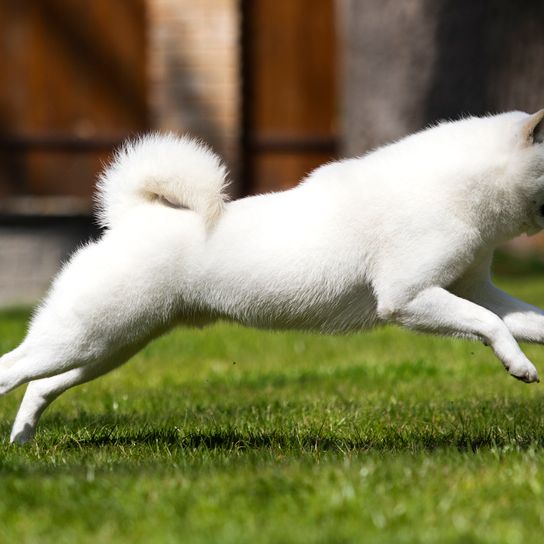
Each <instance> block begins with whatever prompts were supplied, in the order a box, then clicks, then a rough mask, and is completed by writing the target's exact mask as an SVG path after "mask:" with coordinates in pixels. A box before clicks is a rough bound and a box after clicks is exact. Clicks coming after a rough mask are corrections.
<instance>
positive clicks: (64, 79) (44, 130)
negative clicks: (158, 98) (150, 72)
mask: <svg viewBox="0 0 544 544" xmlns="http://www.w3.org/2000/svg"><path fill="white" fill-rule="evenodd" d="M145 42H146V40H145V0H119V1H117V0H116V1H111V0H92V1H91V0H28V1H24V2H23V1H21V0H0V74H1V77H2V85H1V86H0V207H1V208H2V209H3V211H6V207H7V208H8V210H7V211H9V208H10V207H11V208H13V207H16V206H17V202H18V201H20V200H24V199H21V198H13V197H22V196H27V195H32V196H33V197H37V198H33V199H32V202H33V203H34V204H33V205H34V208H36V209H35V211H37V212H40V207H43V206H40V202H48V203H49V204H48V205H47V206H50V203H51V201H54V202H55V201H57V202H67V201H69V202H76V203H77V206H79V207H80V208H82V209H83V210H85V209H89V208H90V203H91V200H90V196H91V193H92V189H93V185H94V181H95V177H96V173H97V170H98V169H99V168H100V162H101V160H104V159H106V158H107V157H108V154H109V151H110V150H111V147H112V146H113V145H114V144H117V143H118V142H119V141H120V140H121V139H122V138H124V137H126V136H127V135H129V134H131V133H133V132H136V131H139V130H141V129H144V128H145V127H146V126H147V107H146V73H145V49H146V47H145V46H146V43H145ZM40 197H42V198H40ZM43 197H46V198H43ZM66 197H72V198H71V200H70V198H68V199H67V198H66ZM55 199H56V200H55ZM63 199H64V200H63ZM47 206H46V207H47ZM54 207H55V206H54V205H53V208H54ZM61 207H62V206H61ZM34 208H32V206H31V209H34ZM42 211H43V210H42ZM46 211H47V210H46ZM49 211H51V210H49ZM53 211H54V210H53Z"/></svg>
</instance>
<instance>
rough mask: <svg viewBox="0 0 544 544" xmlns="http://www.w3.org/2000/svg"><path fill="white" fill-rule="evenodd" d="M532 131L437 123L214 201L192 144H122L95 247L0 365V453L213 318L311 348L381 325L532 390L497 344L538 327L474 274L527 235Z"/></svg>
mask: <svg viewBox="0 0 544 544" xmlns="http://www.w3.org/2000/svg"><path fill="white" fill-rule="evenodd" d="M543 119H544V110H541V111H540V112H538V113H536V114H534V115H528V114H525V113H521V112H512V113H505V114H502V115H496V116H490V117H484V118H470V119H464V120H461V121H456V122H451V123H443V124H440V125H438V126H435V127H432V128H429V129H427V130H424V131H422V132H419V133H417V134H414V135H412V136H408V137H407V138H405V139H403V140H401V141H399V142H397V143H394V144H391V145H388V146H385V147H383V148H381V149H378V150H377V151H375V152H373V153H370V154H368V155H366V156H365V157H362V158H358V159H352V160H343V161H339V162H335V163H332V164H327V165H325V166H323V167H321V168H318V169H317V170H315V171H314V172H313V173H312V174H311V175H310V176H309V177H308V178H307V179H306V180H305V181H304V182H303V183H301V184H300V185H299V186H298V187H296V188H294V189H291V190H288V191H285V192H281V193H273V194H267V195H260V196H253V197H248V198H244V199H241V200H237V201H234V202H230V203H228V204H227V203H226V202H225V201H226V199H225V195H224V194H223V191H224V188H225V177H226V170H225V168H224V166H222V164H221V162H220V160H219V159H218V158H217V157H216V156H215V155H214V154H213V153H212V152H211V151H210V150H208V149H207V148H206V147H204V146H203V145H201V144H199V143H196V142H195V141H193V140H190V139H187V138H178V137H176V136H173V135H167V136H160V135H157V134H155V135H150V136H145V137H143V138H141V139H140V140H138V141H136V142H133V143H129V144H127V145H126V146H125V147H124V149H122V150H121V151H120V152H119V153H118V154H117V156H116V158H115V160H114V162H113V164H112V165H111V166H110V167H109V169H107V170H106V172H105V173H104V174H103V176H102V178H101V180H100V183H99V192H98V203H99V207H100V212H99V213H100V220H101V222H102V224H103V226H104V227H105V232H104V235H103V236H102V238H101V239H100V240H99V241H97V242H94V243H91V244H89V245H87V246H86V247H84V248H82V249H80V250H79V251H77V252H76V253H75V254H74V256H73V257H72V258H71V260H70V262H69V263H68V264H67V265H66V266H65V267H64V269H63V270H62V271H61V273H60V274H59V275H58V277H57V278H56V280H55V281H54V283H53V286H52V287H51V290H50V292H49V294H48V296H47V298H46V299H45V301H44V302H43V303H42V305H41V306H40V308H39V310H38V311H37V313H36V315H35V316H34V318H33V319H32V322H31V324H30V327H29V331H28V334H27V336H26V338H25V339H24V341H23V342H22V344H21V345H20V346H19V347H17V348H16V349H15V350H13V351H12V352H10V353H8V354H6V355H4V356H3V357H2V358H1V359H0V394H4V393H7V392H8V391H11V390H12V389H14V388H15V387H17V386H19V385H21V384H23V383H26V382H31V383H30V385H29V386H28V388H27V391H26V394H25V396H24V400H23V402H22V404H21V407H20V409H19V412H18V414H17V418H16V421H15V424H14V427H13V431H12V434H11V440H12V441H13V442H18V443H24V442H26V441H27V440H29V439H30V438H31V437H32V436H33V435H34V432H35V429H36V425H37V423H38V419H39V417H40V415H41V414H42V412H43V410H44V409H45V408H46V407H47V406H48V405H49V404H50V403H51V402H52V401H53V400H54V399H55V398H56V397H58V396H59V395H60V394H61V393H62V392H64V391H66V390H67V389H68V388H70V387H73V386H75V385H78V384H81V383H83V382H86V381H88V380H91V379H93V378H96V377H98V376H100V375H102V374H104V373H106V372H108V371H109V370H111V369H113V368H115V367H117V366H119V365H121V364H122V363H124V362H125V361H126V360H127V359H129V358H130V357H131V356H132V355H133V354H134V353H136V352H137V351H138V350H139V349H140V348H142V346H144V345H145V344H147V343H148V342H149V341H150V340H151V339H153V338H155V337H157V336H158V335H160V334H162V333H163V332H165V331H166V330H168V329H170V328H171V327H173V326H175V325H186V326H195V325H196V326H203V325H207V324H209V323H212V322H214V321H216V320H218V319H227V320H232V321H236V322H239V323H243V324H245V325H249V326H252V327H260V328H276V329H287V328H289V329H292V328H296V329H305V330H310V329H311V330H318V331H323V332H325V333H345V332H348V331H358V330H361V329H367V328H370V327H373V326H375V325H378V324H383V323H397V324H400V325H404V326H405V327H408V328H410V329H414V330H418V331H427V332H434V333H440V334H448V335H455V336H463V337H467V338H472V339H477V340H481V341H483V342H484V343H486V344H488V345H490V346H491V348H492V349H493V351H494V352H495V354H496V356H497V357H498V358H499V359H500V361H501V362H502V364H503V365H504V366H505V368H506V369H507V370H508V371H509V372H510V374H512V375H513V376H514V377H516V378H519V379H520V380H523V381H525V382H535V381H538V375H537V371H536V369H535V367H534V366H533V365H532V363H531V362H530V361H529V360H528V359H527V357H526V356H525V355H524V354H523V352H522V351H521V349H520V348H519V346H518V344H517V342H516V340H515V339H519V340H524V341H533V342H542V343H544V313H543V312H542V311H541V310H539V309H537V308H535V307H533V306H530V305H528V304H526V303H524V302H521V301H518V300H516V299H514V298H511V297H510V296H508V295H507V294H505V293H503V292H502V291H500V290H499V289H497V288H496V287H494V286H493V285H492V283H491V281H490V263H491V259H492V254H493V250H494V248H495V247H496V246H497V245H498V244H500V243H501V242H504V241H505V240H508V239H510V238H512V237H514V236H517V235H518V234H521V233H523V232H536V231H538V230H540V229H541V228H543V227H544V144H543V140H544V121H543Z"/></svg>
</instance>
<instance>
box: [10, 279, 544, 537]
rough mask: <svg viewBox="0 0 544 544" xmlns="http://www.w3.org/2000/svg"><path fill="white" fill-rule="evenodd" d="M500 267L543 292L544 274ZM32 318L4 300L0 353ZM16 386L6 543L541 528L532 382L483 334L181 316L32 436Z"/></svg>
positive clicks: (537, 414) (542, 488) (535, 355)
mask: <svg viewBox="0 0 544 544" xmlns="http://www.w3.org/2000/svg"><path fill="white" fill-rule="evenodd" d="M500 283H501V284H502V285H503V286H506V287H507V288H508V289H509V290H510V291H511V292H512V293H515V294H517V295H520V296H523V297H525V298H527V299H530V300H531V301H532V302H534V303H537V304H541V305H544V274H533V275H530V276H519V277H517V278H510V279H508V280H504V281H502V282H500ZM104 317H105V319H107V316H104ZM27 318H28V312H27V311H11V312H4V313H3V314H1V318H0V346H1V348H2V351H6V350H8V349H10V348H12V347H13V346H15V345H16V344H17V342H18V341H19V340H20V339H21V338H22V336H23V334H24V330H25V325H26V321H27ZM526 351H527V353H528V354H529V356H530V357H531V358H532V359H533V361H534V362H535V363H536V365H537V367H539V370H540V371H541V374H542V375H543V376H544V364H543V362H544V347H542V348H541V347H538V346H526ZM22 393H23V391H22V390H20V391H17V392H15V393H12V394H10V395H8V396H7V397H5V398H3V399H1V400H0V432H1V435H2V437H3V441H2V442H1V444H0V481H1V498H0V541H1V542H40V543H46V542H56V543H63V542H66V543H68V542H69V543H73V542H78V543H80V542H101V543H102V542H107V543H110V542H130V543H139V542H146V543H147V542H172V543H174V542H183V543H193V542H195V543H199V542H210V543H221V544H222V543H233V544H241V543H249V542H251V543H260V542H273V543H289V542H304V543H308V542H323V543H329V542H372V543H380V542H392V543H404V542H406V543H412V542H437V543H445V542H456V543H466V542H489V543H499V542H504V543H517V542H519V543H523V544H528V543H531V542H535V543H536V542H542V539H543V538H544V537H543V535H544V389H543V385H542V384H540V385H525V384H523V383H521V382H518V381H516V380H514V379H513V378H511V377H510V376H508V375H507V373H506V372H505V371H504V370H503V368H502V366H501V364H500V363H499V362H498V361H497V360H496V359H495V358H494V356H493V354H492V353H491V351H490V349H489V348H485V347H484V346H481V345H479V344H475V343H470V342H467V341H460V340H448V339H440V338H433V337H426V336H419V335H416V334H412V333H408V332H405V331H401V330H399V329H395V328H385V329H381V330H378V331H375V332H372V333H366V334H358V335H353V336H346V337H322V336H318V335H311V334H301V333H267V332H258V331H254V330H248V329H243V328H240V327H237V326H233V325H226V324H222V325H218V326H214V327H211V328H209V329H205V330H201V331H193V330H176V331H174V332H172V333H171V334H169V335H167V336H165V337H163V338H161V339H159V340H157V341H155V342H154V343H152V344H151V345H150V346H148V347H147V348H146V349H145V350H144V351H143V352H142V353H140V354H139V355H138V356H137V357H135V358H134V359H133V360H132V361H131V362H130V363H129V364H128V365H126V366H125V367H123V368H122V369H120V370H118V371H116V372H114V373H112V374H110V375H109V376H107V377H106V378H102V379H99V380H98V381H95V382H92V383H90V384H88V385H85V386H82V387H80V388H77V389H74V390H72V391H70V392H69V393H67V394H65V395H64V396H63V397H61V398H60V399H59V400H58V401H57V402H56V403H54V404H53V405H52V406H51V408H50V409H49V410H48V411H47V412H46V414H45V415H44V417H43V419H42V424H41V427H40V430H39V432H38V435H37V439H36V441H35V443H33V444H31V445H28V446H25V447H23V448H21V447H16V446H10V445H8V443H7V438H8V435H9V429H10V424H11V422H12V419H13V417H14V415H15V411H16V408H17V404H18V401H19V400H20V398H21V395H22Z"/></svg>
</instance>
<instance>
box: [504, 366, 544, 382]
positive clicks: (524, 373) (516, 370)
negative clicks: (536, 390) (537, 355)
mask: <svg viewBox="0 0 544 544" xmlns="http://www.w3.org/2000/svg"><path fill="white" fill-rule="evenodd" d="M508 372H509V373H510V374H511V375H512V376H514V378H516V379H517V380H520V381H522V382H525V383H535V382H536V383H538V382H539V381H540V379H539V377H538V371H537V370H536V368H535V367H534V366H533V365H532V364H531V363H526V364H524V365H519V366H512V367H510V368H509V370H508Z"/></svg>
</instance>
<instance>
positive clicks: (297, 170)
mask: <svg viewBox="0 0 544 544" xmlns="http://www.w3.org/2000/svg"><path fill="white" fill-rule="evenodd" d="M334 4H335V2H334V0H296V1H279V0H246V1H244V2H242V17H243V30H242V38H243V42H242V43H243V62H242V64H243V84H244V92H243V95H244V96H243V99H244V112H243V113H244V115H243V117H244V127H243V148H244V149H243V152H244V157H245V159H244V175H243V191H244V192H248V193H260V192H267V191H272V190H277V189H284V188H288V187H291V186H293V185H296V184H297V183H298V181H299V180H300V178H301V177H303V176H304V175H305V174H306V173H308V172H309V171H311V170H312V169H313V168H315V167H316V166H318V165H320V164H322V163H324V162H327V161H328V160H330V159H331V158H333V157H334V156H335V155H336V149H337V123H336V119H337V111H336V108H337V99H336V95H337V90H336V80H337V74H336V72H337V60H336V59H337V47H336V32H335V12H334Z"/></svg>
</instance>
